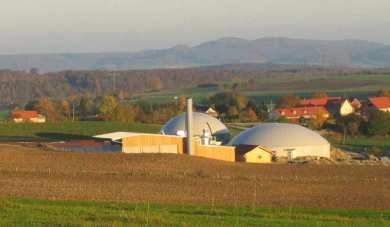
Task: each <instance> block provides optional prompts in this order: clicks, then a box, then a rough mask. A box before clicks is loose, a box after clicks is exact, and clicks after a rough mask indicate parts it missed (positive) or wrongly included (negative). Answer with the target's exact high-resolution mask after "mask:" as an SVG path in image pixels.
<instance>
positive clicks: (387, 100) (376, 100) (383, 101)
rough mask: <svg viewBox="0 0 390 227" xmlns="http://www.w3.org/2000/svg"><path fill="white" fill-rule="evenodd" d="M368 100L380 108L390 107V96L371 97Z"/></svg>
mask: <svg viewBox="0 0 390 227" xmlns="http://www.w3.org/2000/svg"><path fill="white" fill-rule="evenodd" d="M368 100H369V101H370V103H371V104H372V105H373V106H375V107H376V108H378V109H387V108H390V97H370V98H368Z"/></svg>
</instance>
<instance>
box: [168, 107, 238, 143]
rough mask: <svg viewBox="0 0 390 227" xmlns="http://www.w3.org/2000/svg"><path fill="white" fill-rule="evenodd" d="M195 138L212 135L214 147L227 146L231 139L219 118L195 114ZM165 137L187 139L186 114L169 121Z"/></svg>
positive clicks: (193, 130) (193, 131)
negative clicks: (172, 136)
mask: <svg viewBox="0 0 390 227" xmlns="http://www.w3.org/2000/svg"><path fill="white" fill-rule="evenodd" d="M192 119H193V127H192V133H193V136H194V137H198V138H201V137H204V136H207V135H210V143H211V144H214V145H220V144H225V143H227V142H228V141H229V139H230V134H229V130H228V128H227V127H226V126H225V125H224V124H223V123H222V122H221V121H220V120H218V119H217V118H215V117H212V116H210V115H208V114H205V113H199V112H194V113H193V114H192ZM161 134H163V135H175V136H177V135H179V136H183V137H186V136H187V131H186V114H185V113H184V114H181V115H179V116H176V117H174V118H172V119H171V120H169V121H168V122H167V123H166V124H165V125H164V126H163V127H162V128H161Z"/></svg>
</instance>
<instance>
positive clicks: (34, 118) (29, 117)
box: [11, 110, 46, 123]
mask: <svg viewBox="0 0 390 227" xmlns="http://www.w3.org/2000/svg"><path fill="white" fill-rule="evenodd" d="M11 120H12V121H14V122H17V123H20V122H34V123H43V122H45V121H46V119H45V117H43V116H42V115H40V114H38V112H37V111H28V110H15V111H13V112H12V114H11Z"/></svg>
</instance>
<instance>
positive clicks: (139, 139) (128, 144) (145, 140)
mask: <svg viewBox="0 0 390 227" xmlns="http://www.w3.org/2000/svg"><path fill="white" fill-rule="evenodd" d="M164 145H176V146H177V151H178V152H177V153H179V154H183V153H184V138H182V137H179V136H167V135H158V134H156V135H138V136H131V137H127V138H124V139H123V140H122V151H124V152H125V151H126V149H127V148H135V147H153V146H164Z"/></svg>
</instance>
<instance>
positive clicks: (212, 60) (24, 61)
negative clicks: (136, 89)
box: [0, 37, 390, 72]
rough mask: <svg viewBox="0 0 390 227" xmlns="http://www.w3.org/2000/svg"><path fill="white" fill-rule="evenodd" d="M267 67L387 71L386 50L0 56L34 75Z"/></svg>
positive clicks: (253, 43)
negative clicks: (32, 70)
mask: <svg viewBox="0 0 390 227" xmlns="http://www.w3.org/2000/svg"><path fill="white" fill-rule="evenodd" d="M241 63H271V64H293V65H305V64H306V65H324V66H349V67H387V66H390V46H389V45H385V44H381V43H376V42H370V41H365V40H338V41H328V40H310V39H290V38H284V37H265V38H260V39H256V40H246V39H240V38H235V37H227V38H222V39H218V40H214V41H210V42H205V43H202V44H200V45H197V46H193V47H190V46H186V45H178V46H175V47H172V48H168V49H158V50H145V51H140V52H134V53H80V54H78V53H64V54H36V55H0V69H12V70H27V69H30V68H38V69H39V70H40V71H44V72H47V71H61V70H96V69H121V70H126V69H156V68H188V67H197V66H209V65H224V64H241Z"/></svg>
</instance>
